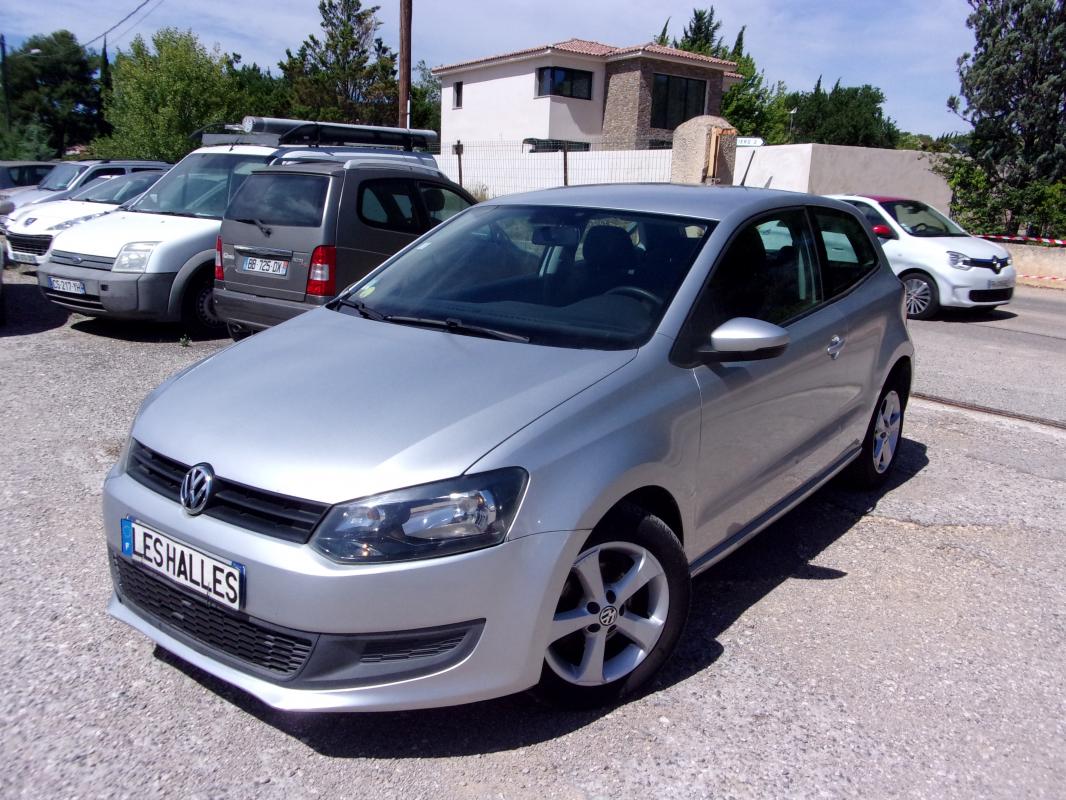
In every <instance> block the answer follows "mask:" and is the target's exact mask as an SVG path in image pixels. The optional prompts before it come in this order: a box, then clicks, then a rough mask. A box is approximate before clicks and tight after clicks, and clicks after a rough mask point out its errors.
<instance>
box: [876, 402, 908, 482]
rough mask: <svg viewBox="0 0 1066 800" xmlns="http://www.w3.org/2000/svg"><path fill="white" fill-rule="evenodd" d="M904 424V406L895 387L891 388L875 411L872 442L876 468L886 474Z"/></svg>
mask: <svg viewBox="0 0 1066 800" xmlns="http://www.w3.org/2000/svg"><path fill="white" fill-rule="evenodd" d="M902 426H903V406H902V403H900V400H899V394H898V393H897V392H896V390H895V389H891V390H889V392H888V393H887V394H885V396H884V397H883V398H882V399H881V404H880V405H879V406H878V408H877V411H876V412H874V431H873V440H872V441H871V443H870V455H871V457H872V458H873V462H874V470H875V471H876V472H877V474H878V475H884V474H885V473H886V472H888V468H889V467H890V466H892V460H893V459H894V458H895V457H896V448H897V447H898V446H899V433H900V430H901V428H902Z"/></svg>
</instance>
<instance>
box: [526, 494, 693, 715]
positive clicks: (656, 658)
mask: <svg viewBox="0 0 1066 800" xmlns="http://www.w3.org/2000/svg"><path fill="white" fill-rule="evenodd" d="M690 584H691V581H690V578H689V571H688V560H687V559H686V558H685V552H684V550H682V548H681V543H680V542H679V541H678V540H677V537H676V536H675V535H674V532H673V531H672V530H670V528H669V526H667V524H666V523H665V522H663V521H662V520H661V519H659V518H658V517H656V516H654V515H653V514H649V513H648V512H647V511H645V510H644V509H642V508H640V507H639V506H636V505H632V504H629V503H623V504H620V505H619V506H617V507H615V508H614V509H613V510H612V511H611V512H610V513H608V514H607V516H606V517H604V519H603V521H602V522H600V524H599V525H597V526H596V529H595V530H594V531H593V532H592V535H591V536H590V537H589V539H588V541H587V542H586V543H585V546H584V548H583V549H582V550H581V552H580V553H579V554H578V556H577V558H576V559H575V561H574V564H573V566H572V567H571V568H570V573H569V575H567V578H566V583H565V584H564V585H563V590H562V593H561V595H560V597H559V601H558V603H557V604H556V608H555V613H554V616H553V618H552V623H551V632H550V635H549V637H548V638H549V639H550V641H549V642H548V649H547V651H546V652H545V654H544V665H543V667H542V668H541V679H540V683H539V684H538V685H537V686H536V687H535V689H534V690H533V691H534V694H535V695H536V696H537V697H539V698H540V699H542V700H545V701H547V702H549V703H551V704H552V705H558V706H561V707H565V708H575V707H577V708H591V707H594V706H600V705H605V704H607V703H612V702H615V701H617V700H619V699H621V698H622V697H624V696H626V695H628V694H632V693H633V692H635V691H637V690H638V689H640V688H641V687H642V686H644V685H645V684H646V683H647V682H648V681H649V680H650V679H651V678H652V677H653V676H654V675H655V673H657V672H658V671H659V669H660V667H662V665H663V663H664V662H665V661H666V659H667V658H668V657H669V656H670V654H671V653H672V652H673V650H674V647H675V646H676V645H677V641H678V639H679V638H680V637H681V631H682V629H683V628H684V626H685V620H686V618H687V617H688V606H689V594H690V591H691V585H690Z"/></svg>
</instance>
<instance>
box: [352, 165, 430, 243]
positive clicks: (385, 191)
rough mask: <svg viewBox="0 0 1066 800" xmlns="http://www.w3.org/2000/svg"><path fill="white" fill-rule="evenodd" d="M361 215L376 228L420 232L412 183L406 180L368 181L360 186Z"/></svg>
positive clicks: (364, 220)
mask: <svg viewBox="0 0 1066 800" xmlns="http://www.w3.org/2000/svg"><path fill="white" fill-rule="evenodd" d="M358 205H359V216H360V218H361V219H362V220H363V222H365V223H367V224H368V225H373V226H374V227H376V228H388V229H389V230H393V231H400V232H401V233H418V231H419V224H418V216H417V214H416V212H415V199H414V197H412V196H411V184H410V183H409V182H407V181H404V180H397V179H395V178H393V179H384V180H372V181H366V182H365V183H363V185H362V186H360V187H359V204H358Z"/></svg>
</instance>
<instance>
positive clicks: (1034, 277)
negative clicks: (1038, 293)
mask: <svg viewBox="0 0 1066 800" xmlns="http://www.w3.org/2000/svg"><path fill="white" fill-rule="evenodd" d="M1018 277H1019V278H1028V279H1029V280H1033V281H1066V278H1060V277H1059V276H1058V275H1019V276H1018Z"/></svg>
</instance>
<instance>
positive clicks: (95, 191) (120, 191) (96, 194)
mask: <svg viewBox="0 0 1066 800" xmlns="http://www.w3.org/2000/svg"><path fill="white" fill-rule="evenodd" d="M162 174H163V173H162V172H161V171H158V170H157V171H156V172H140V173H137V174H136V175H134V174H130V175H122V176H119V177H117V178H97V179H96V180H94V181H92V182H91V183H90V184H89V185H88V186H86V187H85V188H84V189H81V190H80V191H78V192H77V193H76V194H75V195H74V196H73V197H71V198H70V199H71V200H81V201H83V202H88V203H113V204H115V205H119V204H121V203H124V202H126V201H127V200H131V199H132V198H134V197H136V196H137V195H139V194H141V193H142V192H144V191H145V190H146V189H147V188H148V187H149V186H151V185H152V184H153V183H155V182H156V181H157V180H158V179H159V176H160V175H162Z"/></svg>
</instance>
